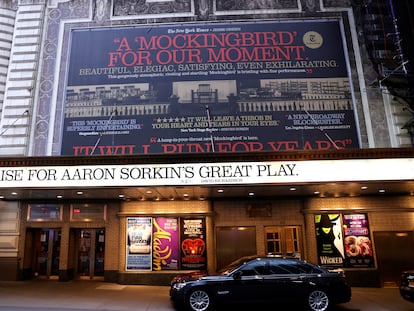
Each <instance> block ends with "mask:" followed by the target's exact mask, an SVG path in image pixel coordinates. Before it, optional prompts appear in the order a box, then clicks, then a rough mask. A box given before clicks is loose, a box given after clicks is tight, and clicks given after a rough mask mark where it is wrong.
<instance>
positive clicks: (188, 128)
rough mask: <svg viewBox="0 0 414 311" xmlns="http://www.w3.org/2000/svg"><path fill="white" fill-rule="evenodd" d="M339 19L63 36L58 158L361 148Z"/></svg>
mask: <svg viewBox="0 0 414 311" xmlns="http://www.w3.org/2000/svg"><path fill="white" fill-rule="evenodd" d="M344 42H345V39H344V35H343V32H342V28H341V22H340V21H339V20H300V21H277V22H276V21H273V22H272V21H267V22H232V23H205V24H175V25H144V26H131V27H111V28H96V29H89V28H88V29H76V30H72V32H71V40H70V54H69V65H68V75H67V85H66V96H65V107H64V127H63V136H62V146H61V154H62V155H75V156H82V155H92V154H93V155H107V154H171V153H203V152H257V151H283V150H322V149H343V148H359V147H360V144H359V135H358V125H357V123H356V118H355V115H354V112H355V109H354V101H353V97H352V88H351V85H352V84H351V82H350V78H349V76H350V75H349V65H348V62H347V54H346V47H345V46H344Z"/></svg>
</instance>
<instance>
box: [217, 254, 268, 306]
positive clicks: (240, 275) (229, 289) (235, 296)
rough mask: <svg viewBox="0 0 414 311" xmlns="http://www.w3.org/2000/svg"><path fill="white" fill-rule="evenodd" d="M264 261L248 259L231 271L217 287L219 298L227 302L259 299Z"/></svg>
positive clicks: (261, 290) (262, 296)
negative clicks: (228, 276)
mask: <svg viewBox="0 0 414 311" xmlns="http://www.w3.org/2000/svg"><path fill="white" fill-rule="evenodd" d="M265 264H266V263H265V261H263V260H253V261H250V262H248V263H246V264H244V265H243V266H241V267H240V268H239V269H237V270H235V271H234V272H233V273H232V277H231V278H230V280H228V281H227V282H224V283H222V285H221V286H220V288H218V289H217V295H219V296H220V299H221V300H223V301H227V302H238V303H243V302H255V301H261V300H263V298H264V295H263V273H264V271H265Z"/></svg>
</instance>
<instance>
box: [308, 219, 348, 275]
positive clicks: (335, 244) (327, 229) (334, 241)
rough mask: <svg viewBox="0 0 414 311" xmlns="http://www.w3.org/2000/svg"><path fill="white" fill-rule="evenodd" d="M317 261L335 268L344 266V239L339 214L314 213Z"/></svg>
mask: <svg viewBox="0 0 414 311" xmlns="http://www.w3.org/2000/svg"><path fill="white" fill-rule="evenodd" d="M315 229H316V243H317V249H318V263H319V265H321V266H325V267H330V268H335V267H343V266H344V258H345V254H344V240H343V235H342V225H341V214H317V215H315Z"/></svg>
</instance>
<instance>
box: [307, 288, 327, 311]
mask: <svg viewBox="0 0 414 311" xmlns="http://www.w3.org/2000/svg"><path fill="white" fill-rule="evenodd" d="M307 308H308V309H309V310H311V311H326V310H328V308H329V297H328V295H327V294H326V293H325V292H324V291H323V290H320V289H316V290H313V291H311V292H310V293H309V294H308V296H307Z"/></svg>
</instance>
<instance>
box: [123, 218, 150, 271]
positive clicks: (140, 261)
mask: <svg viewBox="0 0 414 311" xmlns="http://www.w3.org/2000/svg"><path fill="white" fill-rule="evenodd" d="M151 241H152V218H151V217H131V218H127V250H126V251H127V256H126V260H127V262H126V269H127V270H151V268H152V266H151V261H152V260H151V259H152V250H151V246H152V244H151Z"/></svg>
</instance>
